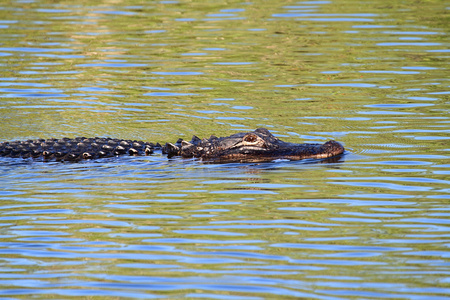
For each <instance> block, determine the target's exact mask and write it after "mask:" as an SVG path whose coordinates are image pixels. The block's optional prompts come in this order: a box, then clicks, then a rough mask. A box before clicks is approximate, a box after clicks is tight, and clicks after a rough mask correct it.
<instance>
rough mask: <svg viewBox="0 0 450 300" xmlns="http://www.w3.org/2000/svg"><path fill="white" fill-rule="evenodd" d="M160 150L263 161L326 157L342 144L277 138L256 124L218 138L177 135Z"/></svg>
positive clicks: (225, 159) (217, 158) (341, 149)
mask: <svg viewBox="0 0 450 300" xmlns="http://www.w3.org/2000/svg"><path fill="white" fill-rule="evenodd" d="M163 151H164V152H165V153H167V154H168V156H169V157H172V156H182V157H186V158H192V157H195V158H201V159H202V160H206V161H215V162H262V161H272V160H275V159H288V160H301V159H306V158H329V157H333V156H337V155H340V154H342V153H343V152H344V147H343V146H342V145H341V144H339V143H338V142H336V141H328V142H326V143H325V144H295V143H288V142H284V141H282V140H280V139H278V138H276V137H275V136H273V135H272V134H271V133H270V132H269V131H268V130H267V129H265V128H258V129H256V130H255V131H251V132H241V133H236V134H233V135H230V136H228V137H221V138H218V137H215V136H211V137H210V138H209V139H199V138H198V137H196V136H193V137H192V140H191V141H190V142H188V141H185V140H182V139H179V140H178V141H177V143H175V144H172V143H167V144H166V145H165V146H164V148H163Z"/></svg>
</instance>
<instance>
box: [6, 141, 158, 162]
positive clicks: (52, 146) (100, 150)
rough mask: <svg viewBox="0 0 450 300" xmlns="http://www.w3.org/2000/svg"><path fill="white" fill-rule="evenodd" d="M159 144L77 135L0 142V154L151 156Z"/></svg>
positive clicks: (57, 157)
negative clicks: (73, 136)
mask: <svg viewBox="0 0 450 300" xmlns="http://www.w3.org/2000/svg"><path fill="white" fill-rule="evenodd" d="M155 147H160V146H159V144H156V145H154V144H152V143H148V142H143V141H132V140H121V139H112V138H98V137H96V138H85V137H77V138H74V139H71V138H61V139H37V140H27V141H12V142H3V143H0V156H5V157H22V158H30V157H31V158H37V159H38V158H41V159H43V160H58V161H79V160H83V159H96V158H102V157H112V156H117V155H123V154H128V155H149V154H151V153H153V150H154V149H155Z"/></svg>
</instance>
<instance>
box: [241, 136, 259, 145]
mask: <svg viewBox="0 0 450 300" xmlns="http://www.w3.org/2000/svg"><path fill="white" fill-rule="evenodd" d="M257 140H258V137H257V136H256V135H254V134H247V135H246V136H244V142H247V143H255V142H256V141H257Z"/></svg>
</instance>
